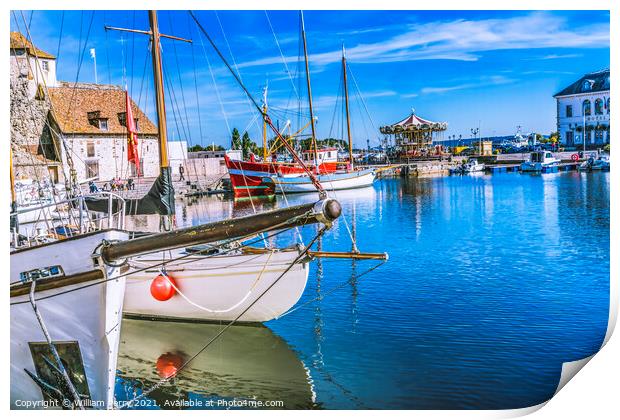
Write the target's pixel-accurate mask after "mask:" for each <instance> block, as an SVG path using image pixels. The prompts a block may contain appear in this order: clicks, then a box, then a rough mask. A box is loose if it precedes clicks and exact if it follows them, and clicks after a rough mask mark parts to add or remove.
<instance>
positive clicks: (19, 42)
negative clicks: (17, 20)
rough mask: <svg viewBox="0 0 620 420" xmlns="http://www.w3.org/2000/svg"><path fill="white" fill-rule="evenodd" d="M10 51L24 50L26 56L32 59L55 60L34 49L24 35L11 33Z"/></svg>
mask: <svg viewBox="0 0 620 420" xmlns="http://www.w3.org/2000/svg"><path fill="white" fill-rule="evenodd" d="M11 49H25V50H26V51H27V52H28V54H30V55H31V56H33V57H35V56H36V57H39V58H47V59H55V58H56V57H54V56H53V55H52V54H49V53H46V52H45V51H43V50H40V49H38V48H37V47H35V46H34V45H33V44H32V42H30V41H28V39H26V37H25V36H24V35H22V34H21V33H20V32H11Z"/></svg>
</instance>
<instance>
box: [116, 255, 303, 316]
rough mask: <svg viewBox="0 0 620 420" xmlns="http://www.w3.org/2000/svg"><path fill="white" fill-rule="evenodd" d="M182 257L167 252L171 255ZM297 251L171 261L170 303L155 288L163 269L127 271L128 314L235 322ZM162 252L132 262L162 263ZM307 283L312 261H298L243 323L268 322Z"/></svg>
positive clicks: (168, 269) (290, 303) (140, 264)
mask: <svg viewBox="0 0 620 420" xmlns="http://www.w3.org/2000/svg"><path fill="white" fill-rule="evenodd" d="M181 255H183V254H182V251H173V252H172V254H168V253H166V257H167V258H172V259H174V258H176V257H179V256H181ZM298 256H299V252H298V251H283V252H274V253H272V254H271V253H264V254H241V255H228V256H217V257H208V258H205V257H203V256H191V257H187V258H184V259H182V260H180V261H176V262H172V263H169V264H166V273H167V274H168V275H170V276H171V277H172V278H173V279H174V281H175V283H176V287H177V289H178V292H180V293H178V292H177V293H175V294H174V296H173V297H172V298H170V299H169V300H167V301H159V300H156V299H155V298H154V297H153V296H152V295H151V292H150V287H151V282H152V280H153V279H154V278H155V277H156V276H158V275H159V274H160V270H159V269H158V268H153V269H148V270H145V271H141V272H138V273H133V274H131V273H130V274H128V276H127V292H126V296H125V306H124V308H125V309H124V311H125V313H126V314H128V315H133V316H139V317H148V318H158V319H186V320H208V321H231V320H233V319H236V318H237V317H238V316H239V315H241V314H242V313H243V312H244V311H246V309H247V308H248V307H250V305H251V304H252V302H254V300H256V299H257V298H258V297H259V296H261V294H262V293H263V292H265V291H266V290H267V289H268V288H269V286H271V285H272V284H273V283H274V282H275V281H276V279H277V278H278V277H279V276H281V275H282V274H283V273H284V271H285V270H286V269H287V268H288V266H289V265H290V264H291V263H292V262H293V261H294V260H295V259H296V258H297V257H298ZM161 261H162V254H161V253H157V254H149V255H145V256H142V257H139V258H135V259H133V260H132V261H131V265H132V267H133V269H132V270H131V271H134V270H135V268H141V267H147V266H152V265H155V264H157V263H161ZM307 281H308V264H307V263H305V262H304V263H296V264H295V265H294V266H293V268H291V269H290V270H289V271H288V272H287V273H286V274H284V275H283V277H282V278H281V279H280V280H278V282H277V283H276V284H275V285H274V286H273V287H271V288H270V289H269V291H267V293H265V295H263V296H262V297H260V299H259V300H258V301H257V302H256V303H255V304H254V305H252V306H251V307H250V308H249V309H247V311H246V312H245V313H243V315H241V318H240V319H239V321H240V322H265V321H269V320H271V319H274V318H277V317H278V316H280V315H282V314H283V313H284V312H286V311H287V310H289V309H290V308H291V307H293V305H295V303H297V301H298V300H299V298H300V297H301V295H302V293H303V291H304V289H305V287H306V282H307Z"/></svg>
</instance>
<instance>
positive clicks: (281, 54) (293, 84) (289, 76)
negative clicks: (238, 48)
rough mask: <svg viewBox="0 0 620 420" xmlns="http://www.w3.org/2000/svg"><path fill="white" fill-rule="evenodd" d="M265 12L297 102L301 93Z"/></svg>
mask: <svg viewBox="0 0 620 420" xmlns="http://www.w3.org/2000/svg"><path fill="white" fill-rule="evenodd" d="M264 12H265V17H266V18H267V23H268V24H269V29H271V34H272V35H273V39H274V40H275V42H276V46H277V47H278V51H279V52H280V58H282V63H283V64H284V68H285V70H286V75H287V76H288V79H289V80H290V82H291V85H292V86H293V92H295V96H296V97H297V100H300V97H299V93H298V92H297V89H296V88H295V82H294V81H293V78H292V76H291V72H290V70H289V68H288V64H287V62H286V59H285V58H284V53H282V48H281V47H280V42H279V41H278V37H277V36H276V31H275V30H274V29H273V25H272V24H271V19H269V14H268V13H267V10H265V11H264ZM235 67H236V66H235Z"/></svg>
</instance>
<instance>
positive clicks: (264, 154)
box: [263, 85, 268, 162]
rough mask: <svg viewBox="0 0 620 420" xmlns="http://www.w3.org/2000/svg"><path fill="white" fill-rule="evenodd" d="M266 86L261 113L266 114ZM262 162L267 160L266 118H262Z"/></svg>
mask: <svg viewBox="0 0 620 420" xmlns="http://www.w3.org/2000/svg"><path fill="white" fill-rule="evenodd" d="M267 87H268V85H265V89H264V90H263V115H267ZM263 162H267V120H266V119H265V118H263Z"/></svg>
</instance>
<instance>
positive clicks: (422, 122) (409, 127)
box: [379, 112, 448, 134]
mask: <svg viewBox="0 0 620 420" xmlns="http://www.w3.org/2000/svg"><path fill="white" fill-rule="evenodd" d="M447 128H448V123H446V122H435V121H430V120H426V119H424V118H421V117H418V116H417V115H416V114H415V112H412V113H411V114H410V115H409V116H408V117H407V118H405V119H404V120H401V121H399V122H397V123H394V124H392V125H386V126H383V127H380V128H379V131H381V133H383V134H392V133H398V132H403V131H428V130H431V131H444V130H446V129H447Z"/></svg>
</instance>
